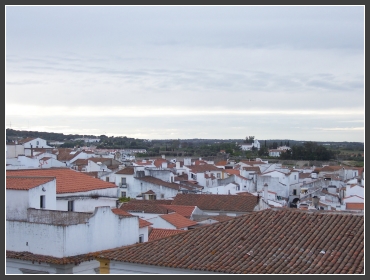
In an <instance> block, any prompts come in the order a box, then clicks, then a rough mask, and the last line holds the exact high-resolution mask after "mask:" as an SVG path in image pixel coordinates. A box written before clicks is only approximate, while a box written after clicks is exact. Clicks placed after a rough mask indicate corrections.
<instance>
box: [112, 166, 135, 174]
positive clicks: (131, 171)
mask: <svg viewBox="0 0 370 280" xmlns="http://www.w3.org/2000/svg"><path fill="white" fill-rule="evenodd" d="M134 173H135V170H134V168H133V167H125V168H123V169H121V170H118V171H117V172H116V174H126V175H132V174H134Z"/></svg>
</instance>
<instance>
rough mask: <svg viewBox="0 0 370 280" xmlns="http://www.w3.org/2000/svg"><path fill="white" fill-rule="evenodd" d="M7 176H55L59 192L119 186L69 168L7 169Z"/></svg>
mask: <svg viewBox="0 0 370 280" xmlns="http://www.w3.org/2000/svg"><path fill="white" fill-rule="evenodd" d="M6 176H7V177H8V176H13V177H14V176H16V177H19V176H29V177H55V178H56V192H57V194H62V193H75V192H85V191H93V190H99V189H109V188H117V186H116V185H115V184H114V183H110V182H105V181H103V180H100V179H97V178H93V177H91V176H88V175H86V174H84V173H81V172H78V171H75V170H72V169H69V168H47V169H17V170H7V171H6Z"/></svg>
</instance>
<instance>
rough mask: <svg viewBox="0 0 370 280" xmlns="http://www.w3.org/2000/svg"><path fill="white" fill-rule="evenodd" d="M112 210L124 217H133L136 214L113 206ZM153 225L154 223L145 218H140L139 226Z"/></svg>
mask: <svg viewBox="0 0 370 280" xmlns="http://www.w3.org/2000/svg"><path fill="white" fill-rule="evenodd" d="M112 212H113V213H114V214H116V215H119V216H124V217H133V216H134V215H132V214H130V213H128V212H126V211H124V210H122V209H121V208H113V209H112ZM151 225H152V223H150V222H148V221H146V220H144V219H141V218H139V228H143V227H148V226H151Z"/></svg>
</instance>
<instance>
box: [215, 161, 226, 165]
mask: <svg viewBox="0 0 370 280" xmlns="http://www.w3.org/2000/svg"><path fill="white" fill-rule="evenodd" d="M215 165H217V166H225V165H227V160H221V161H219V162H216V163H215Z"/></svg>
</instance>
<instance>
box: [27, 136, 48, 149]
mask: <svg viewBox="0 0 370 280" xmlns="http://www.w3.org/2000/svg"><path fill="white" fill-rule="evenodd" d="M31 145H32V147H31ZM23 147H24V148H52V147H50V146H48V145H47V143H46V140H44V139H41V138H35V139H33V140H31V141H29V142H27V143H24V144H23Z"/></svg>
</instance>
